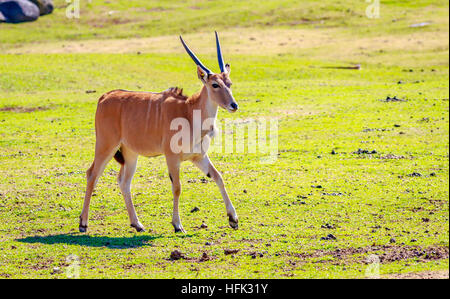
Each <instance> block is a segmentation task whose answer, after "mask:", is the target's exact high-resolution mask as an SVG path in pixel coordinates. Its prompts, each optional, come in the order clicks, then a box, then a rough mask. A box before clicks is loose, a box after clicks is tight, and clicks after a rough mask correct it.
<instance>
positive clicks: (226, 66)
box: [225, 63, 231, 75]
mask: <svg viewBox="0 0 450 299" xmlns="http://www.w3.org/2000/svg"><path fill="white" fill-rule="evenodd" d="M225 69H226V70H227V73H228V75H229V74H230V73H231V67H230V64H228V63H227V64H225Z"/></svg>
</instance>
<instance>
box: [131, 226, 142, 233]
mask: <svg viewBox="0 0 450 299" xmlns="http://www.w3.org/2000/svg"><path fill="white" fill-rule="evenodd" d="M130 226H131V227H133V228H134V229H135V230H136V231H137V232H138V233H141V232H145V228H144V227H143V226H142V225H136V224H131V225H130Z"/></svg>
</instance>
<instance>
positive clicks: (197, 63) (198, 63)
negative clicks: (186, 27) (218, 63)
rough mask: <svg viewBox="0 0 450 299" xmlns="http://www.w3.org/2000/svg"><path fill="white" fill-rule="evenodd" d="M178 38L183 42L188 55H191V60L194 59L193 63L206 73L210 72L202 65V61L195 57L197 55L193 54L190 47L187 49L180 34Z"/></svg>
mask: <svg viewBox="0 0 450 299" xmlns="http://www.w3.org/2000/svg"><path fill="white" fill-rule="evenodd" d="M180 40H181V43H182V44H183V47H184V49H185V50H186V52H187V53H188V54H189V56H191V58H192V60H194V62H195V64H196V65H198V66H199V67H201V68H202V69H203V70H204V71H205V72H206V73H207V74H208V75H209V74H211V73H212V72H211V71H210V70H209V69H208V68H207V67H206V66H204V65H203V63H202V62H201V61H200V60H199V59H198V58H197V56H195V54H194V53H193V52H192V51H191V49H189V47H188V46H187V45H186V43H185V42H184V40H183V38H182V37H181V35H180Z"/></svg>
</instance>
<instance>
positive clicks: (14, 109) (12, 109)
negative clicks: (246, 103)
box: [0, 106, 50, 113]
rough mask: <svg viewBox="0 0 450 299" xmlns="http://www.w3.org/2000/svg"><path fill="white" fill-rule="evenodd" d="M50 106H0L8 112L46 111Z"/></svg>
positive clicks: (1, 109) (0, 109)
mask: <svg viewBox="0 0 450 299" xmlns="http://www.w3.org/2000/svg"><path fill="white" fill-rule="evenodd" d="M48 109H50V108H48V107H41V106H38V107H22V106H14V107H13V106H7V107H2V108H0V111H2V112H3V111H6V112H15V113H29V112H35V111H45V110H48Z"/></svg>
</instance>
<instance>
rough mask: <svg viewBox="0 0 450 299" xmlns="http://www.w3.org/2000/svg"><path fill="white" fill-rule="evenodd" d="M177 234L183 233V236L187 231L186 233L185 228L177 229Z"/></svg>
mask: <svg viewBox="0 0 450 299" xmlns="http://www.w3.org/2000/svg"><path fill="white" fill-rule="evenodd" d="M175 233H176V234H177V233H183V234H185V233H186V231H185V230H184V228H182V227H175Z"/></svg>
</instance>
